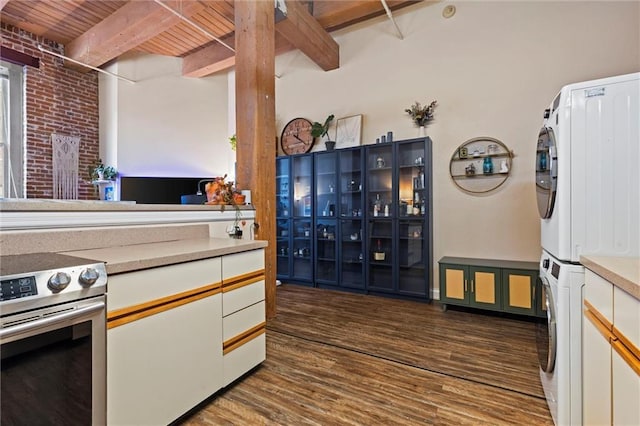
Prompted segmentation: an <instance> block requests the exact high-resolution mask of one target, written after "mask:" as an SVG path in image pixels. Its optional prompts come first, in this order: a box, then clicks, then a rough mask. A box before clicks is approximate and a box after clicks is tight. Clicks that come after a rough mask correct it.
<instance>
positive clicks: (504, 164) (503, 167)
mask: <svg viewBox="0 0 640 426" xmlns="http://www.w3.org/2000/svg"><path fill="white" fill-rule="evenodd" d="M500 173H509V166H507V160H502V161H501V162H500Z"/></svg>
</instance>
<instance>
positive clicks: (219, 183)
mask: <svg viewBox="0 0 640 426" xmlns="http://www.w3.org/2000/svg"><path fill="white" fill-rule="evenodd" d="M226 178H227V175H224V176H220V177H217V178H215V179H214V180H213V181H211V182H209V183H207V184H206V185H205V192H206V193H207V202H206V204H214V205H215V204H217V205H221V206H222V207H221V209H222V210H223V211H224V206H226V205H232V206H234V208H235V210H236V218H235V221H234V222H233V225H231V227H229V228H228V229H227V233H228V234H229V237H231V238H242V227H241V225H242V226H244V225H245V223H246V222H245V221H244V220H242V211H241V210H240V207H239V206H240V205H241V204H244V202H245V196H244V195H243V194H242V193H241V192H240V191H238V190H237V189H236V188H235V187H234V183H233V182H231V181H229V182H225V179H226Z"/></svg>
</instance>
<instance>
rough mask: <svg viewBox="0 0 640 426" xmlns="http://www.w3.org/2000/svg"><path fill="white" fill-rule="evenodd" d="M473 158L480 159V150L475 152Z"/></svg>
mask: <svg viewBox="0 0 640 426" xmlns="http://www.w3.org/2000/svg"><path fill="white" fill-rule="evenodd" d="M473 156H474V157H480V149H478V148H476V149H474V150H473Z"/></svg>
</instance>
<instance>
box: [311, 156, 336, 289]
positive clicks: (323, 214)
mask: <svg viewBox="0 0 640 426" xmlns="http://www.w3.org/2000/svg"><path fill="white" fill-rule="evenodd" d="M336 169H337V154H336V153H335V151H331V152H320V153H317V154H315V194H316V196H315V215H316V222H315V223H316V229H315V231H316V237H315V243H316V264H315V267H316V270H315V273H316V282H317V283H318V284H320V285H322V284H330V285H336V284H337V281H338V279H337V278H338V275H337V267H336V263H337V250H338V248H337V244H336V234H337V218H336V217H337V216H338V210H337V200H338V182H337V173H336V172H337V170H336Z"/></svg>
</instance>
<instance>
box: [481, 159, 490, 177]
mask: <svg viewBox="0 0 640 426" xmlns="http://www.w3.org/2000/svg"><path fill="white" fill-rule="evenodd" d="M482 172H483V173H486V174H490V173H493V161H491V157H485V158H484V162H483V163H482Z"/></svg>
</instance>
